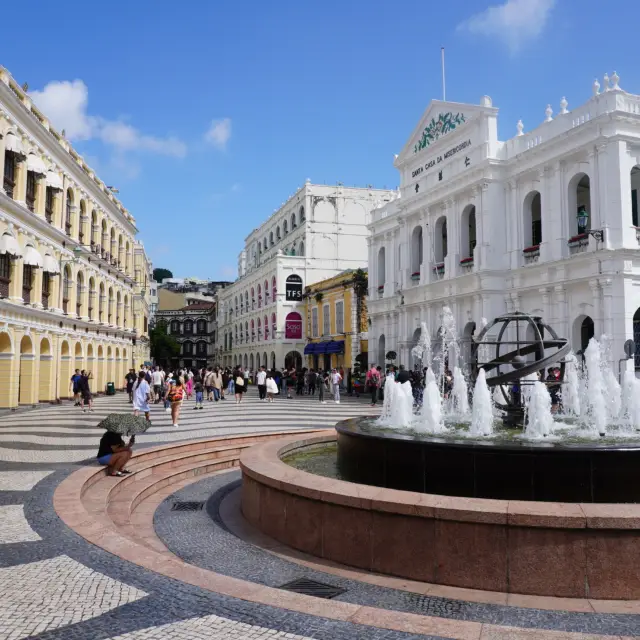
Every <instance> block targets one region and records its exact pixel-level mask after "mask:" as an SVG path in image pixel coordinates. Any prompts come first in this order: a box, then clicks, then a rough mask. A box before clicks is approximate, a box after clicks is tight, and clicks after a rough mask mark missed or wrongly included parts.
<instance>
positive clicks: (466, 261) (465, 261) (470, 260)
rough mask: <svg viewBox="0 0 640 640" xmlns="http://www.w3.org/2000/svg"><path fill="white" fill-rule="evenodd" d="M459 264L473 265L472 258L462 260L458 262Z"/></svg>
mask: <svg viewBox="0 0 640 640" xmlns="http://www.w3.org/2000/svg"><path fill="white" fill-rule="evenodd" d="M460 264H473V256H469V257H468V258H462V260H460Z"/></svg>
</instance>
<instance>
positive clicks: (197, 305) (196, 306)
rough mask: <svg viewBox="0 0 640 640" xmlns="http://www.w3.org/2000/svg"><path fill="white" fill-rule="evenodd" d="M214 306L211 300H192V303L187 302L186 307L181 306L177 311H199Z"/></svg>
mask: <svg viewBox="0 0 640 640" xmlns="http://www.w3.org/2000/svg"><path fill="white" fill-rule="evenodd" d="M215 306H216V305H215V303H213V302H194V303H193V304H188V305H187V306H186V307H182V308H181V309H179V311H201V310H208V309H213V308H214V307H215Z"/></svg>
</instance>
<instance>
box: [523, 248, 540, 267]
mask: <svg viewBox="0 0 640 640" xmlns="http://www.w3.org/2000/svg"><path fill="white" fill-rule="evenodd" d="M522 254H523V256H524V263H525V264H534V263H536V262H538V259H539V258H540V245H539V244H534V245H532V246H530V247H526V248H525V249H523V250H522Z"/></svg>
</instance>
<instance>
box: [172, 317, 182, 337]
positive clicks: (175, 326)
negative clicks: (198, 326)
mask: <svg viewBox="0 0 640 640" xmlns="http://www.w3.org/2000/svg"><path fill="white" fill-rule="evenodd" d="M171 333H172V334H174V335H175V334H178V333H180V323H179V322H178V321H177V320H172V321H171Z"/></svg>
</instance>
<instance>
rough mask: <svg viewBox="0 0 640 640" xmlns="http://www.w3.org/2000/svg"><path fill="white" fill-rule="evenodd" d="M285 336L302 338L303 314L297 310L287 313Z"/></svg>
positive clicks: (295, 338)
mask: <svg viewBox="0 0 640 640" xmlns="http://www.w3.org/2000/svg"><path fill="white" fill-rule="evenodd" d="M284 337H285V338H286V339H287V340H302V316H301V315H300V314H299V313H296V312H295V311H292V312H291V313H290V314H288V315H287V317H286V319H285V323H284Z"/></svg>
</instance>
